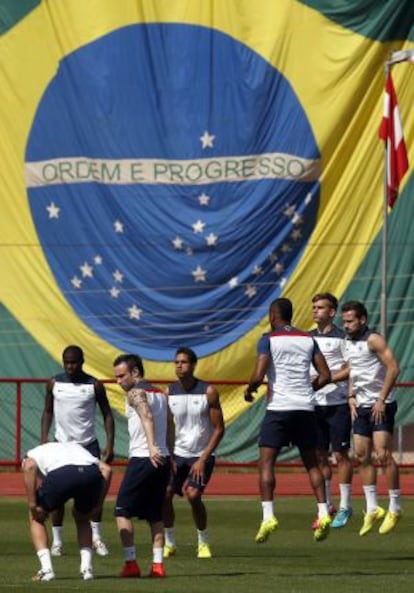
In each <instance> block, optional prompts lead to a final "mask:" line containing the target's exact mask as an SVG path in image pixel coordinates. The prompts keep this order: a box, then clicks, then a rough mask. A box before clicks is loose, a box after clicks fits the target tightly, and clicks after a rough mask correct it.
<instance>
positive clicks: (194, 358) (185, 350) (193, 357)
mask: <svg viewBox="0 0 414 593" xmlns="http://www.w3.org/2000/svg"><path fill="white" fill-rule="evenodd" d="M178 354H185V355H186V356H188V360H189V361H190V362H191V364H197V361H198V358H197V354H196V353H195V352H194V350H191V348H187V347H186V346H180V347H179V348H177V350H176V353H175V356H177V355H178Z"/></svg>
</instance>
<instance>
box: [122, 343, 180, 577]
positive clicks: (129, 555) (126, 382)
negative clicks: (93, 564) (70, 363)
mask: <svg viewBox="0 0 414 593" xmlns="http://www.w3.org/2000/svg"><path fill="white" fill-rule="evenodd" d="M114 373H115V378H116V381H117V383H118V385H120V387H121V388H122V389H123V390H124V391H125V392H126V398H125V410H126V417H127V421H128V433H129V460H128V465H127V469H126V472H125V475H124V478H123V480H122V484H121V487H120V489H119V492H118V496H117V499H116V504H115V517H116V522H117V526H118V531H119V535H120V538H121V543H122V546H123V552H124V559H125V563H124V566H123V568H122V571H121V573H120V576H121V577H124V578H131V577H132V578H134V577H139V576H141V569H140V567H139V566H138V564H137V559H136V548H135V543H134V526H133V523H132V518H133V517H138V519H142V520H146V521H147V522H148V524H149V526H150V529H151V537H152V552H153V562H152V566H151V570H150V574H149V576H150V577H154V578H163V577H165V576H166V574H165V569H164V564H163V549H164V525H163V522H162V505H163V502H164V497H165V490H166V488H167V484H168V480H169V477H170V450H169V448H172V438H171V434H170V433H169V432H168V427H171V426H172V422H171V421H169V410H168V403H167V397H166V395H165V394H164V393H163V392H161V391H160V390H159V389H157V388H156V387H154V386H153V385H151V384H150V383H148V382H147V381H145V380H144V365H143V363H142V360H141V358H140V357H139V356H138V355H136V354H121V355H120V356H118V357H117V358H116V359H115V361H114Z"/></svg>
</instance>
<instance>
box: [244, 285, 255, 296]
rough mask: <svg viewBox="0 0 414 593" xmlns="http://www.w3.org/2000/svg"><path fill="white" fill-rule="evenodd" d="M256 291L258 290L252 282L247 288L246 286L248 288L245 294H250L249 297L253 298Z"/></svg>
mask: <svg viewBox="0 0 414 593" xmlns="http://www.w3.org/2000/svg"><path fill="white" fill-rule="evenodd" d="M256 292H257V290H256V288H255V287H254V286H253V285H252V284H249V285H248V286H247V288H246V290H245V292H244V294H245V295H246V296H248V297H249V299H251V298H253V297H254V295H255V294H256Z"/></svg>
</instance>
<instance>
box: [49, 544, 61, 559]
mask: <svg viewBox="0 0 414 593" xmlns="http://www.w3.org/2000/svg"><path fill="white" fill-rule="evenodd" d="M50 553H51V554H52V556H62V554H63V546H62V544H52V547H51V548H50Z"/></svg>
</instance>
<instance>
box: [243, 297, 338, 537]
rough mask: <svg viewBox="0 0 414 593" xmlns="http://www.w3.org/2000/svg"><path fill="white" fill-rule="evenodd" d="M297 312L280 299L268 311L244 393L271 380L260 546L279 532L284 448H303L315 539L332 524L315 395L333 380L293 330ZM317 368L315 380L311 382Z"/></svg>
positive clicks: (311, 345) (308, 340)
mask: <svg viewBox="0 0 414 593" xmlns="http://www.w3.org/2000/svg"><path fill="white" fill-rule="evenodd" d="M292 316H293V307H292V303H291V301H290V300H289V299H286V298H278V299H276V300H274V301H273V302H272V303H271V305H270V308H269V321H270V326H271V331H270V332H269V333H267V334H264V335H263V336H262V338H261V339H260V340H259V343H258V347H257V351H258V354H257V359H256V364H255V368H254V370H253V372H252V375H251V377H250V381H249V385H248V387H247V389H246V391H245V395H244V397H245V400H246V401H250V402H251V401H253V399H254V398H253V395H252V393H253V392H255V391H256V390H257V388H258V387H259V386H260V385H261V383H262V382H263V379H264V377H265V375H267V379H268V383H269V386H268V399H267V409H266V414H265V417H264V420H263V423H262V426H261V429H260V436H259V447H260V463H259V487H260V496H261V500H262V512H263V520H262V522H261V524H260V527H259V530H258V532H257V534H256V538H255V541H256V542H257V543H262V542H265V541H266V540H267V539H268V537H269V535H270V534H271V533H272V531H274V530H275V529H277V527H278V524H279V523H278V520H277V519H276V517H275V515H274V508H273V507H274V500H273V497H274V489H275V485H276V481H275V470H274V465H275V461H276V459H277V457H278V455H279V452H280V450H281V449H282V447H283V446H285V445H288V444H289V443H292V444H294V445H296V446H297V447H298V448H299V452H300V455H301V458H302V461H303V464H304V466H305V468H306V471H307V472H308V476H309V481H310V483H311V486H312V489H313V491H314V493H315V497H316V500H317V503H318V524H317V525H316V529H315V531H314V535H313V537H314V540H315V541H318V542H319V541H322V540H324V539H325V538H326V537H327V535H328V533H329V527H330V524H331V517H330V515H329V511H328V505H327V503H326V495H325V484H324V479H323V476H322V473H321V470H320V469H319V465H318V458H317V453H316V444H317V429H316V417H315V411H314V403H313V392H314V390H315V391H316V390H318V389H320V388H321V387H323V386H324V385H327V384H328V383H329V382H330V381H331V373H330V371H329V368H328V365H327V363H326V360H325V358H324V356H323V354H322V353H321V351H320V349H319V347H318V344H317V343H316V341H315V339H314V338H313V337H312V336H311V335H310V334H309V333H308V332H304V331H302V330H299V329H296V328H294V327H292V325H291V321H292ZM311 364H313V366H314V368H315V371H316V376H315V377H314V378H313V380H312V382H311V378H310V370H311Z"/></svg>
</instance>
